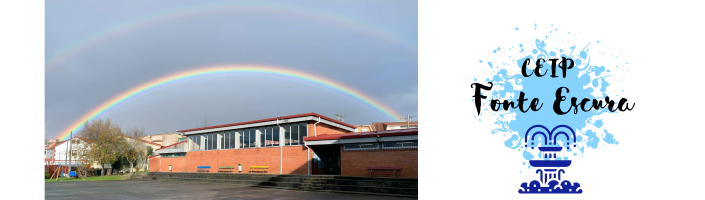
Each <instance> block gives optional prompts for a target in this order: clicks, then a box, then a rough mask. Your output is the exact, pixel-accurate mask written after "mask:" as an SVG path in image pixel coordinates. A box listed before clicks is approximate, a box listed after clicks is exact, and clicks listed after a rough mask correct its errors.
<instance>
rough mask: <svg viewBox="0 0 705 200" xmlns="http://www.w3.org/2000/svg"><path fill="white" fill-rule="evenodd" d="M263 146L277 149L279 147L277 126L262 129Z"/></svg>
mask: <svg viewBox="0 0 705 200" xmlns="http://www.w3.org/2000/svg"><path fill="white" fill-rule="evenodd" d="M263 129H264V132H263V133H264V134H265V136H264V137H263V139H264V141H265V142H264V146H266V147H278V146H279V126H267V127H264V128H263Z"/></svg>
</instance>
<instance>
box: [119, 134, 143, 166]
mask: <svg viewBox="0 0 705 200" xmlns="http://www.w3.org/2000/svg"><path fill="white" fill-rule="evenodd" d="M125 134H126V136H127V137H125V143H123V146H122V148H123V151H122V152H123V153H124V154H123V155H124V156H125V160H127V162H129V163H130V173H132V172H133V169H134V166H135V162H137V161H138V160H141V159H142V157H144V156H145V152H146V151H147V145H146V144H145V143H144V141H142V139H140V138H141V137H142V136H144V128H137V127H134V128H132V129H131V130H129V131H126V132H125Z"/></svg>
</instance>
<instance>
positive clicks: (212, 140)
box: [204, 133, 218, 150]
mask: <svg viewBox="0 0 705 200" xmlns="http://www.w3.org/2000/svg"><path fill="white" fill-rule="evenodd" d="M204 136H205V137H206V150H214V149H218V133H207V134H205V135H204Z"/></svg>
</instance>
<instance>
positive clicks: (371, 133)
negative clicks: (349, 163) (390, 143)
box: [304, 128, 419, 141]
mask: <svg viewBox="0 0 705 200" xmlns="http://www.w3.org/2000/svg"><path fill="white" fill-rule="evenodd" d="M418 134H419V129H418V128H408V129H396V130H385V131H369V132H359V133H357V132H351V133H344V134H335V135H319V136H318V137H308V138H305V139H304V141H317V140H338V139H351V138H366V137H388V136H402V135H418Z"/></svg>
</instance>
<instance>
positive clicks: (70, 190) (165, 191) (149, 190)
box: [44, 181, 409, 200]
mask: <svg viewBox="0 0 705 200" xmlns="http://www.w3.org/2000/svg"><path fill="white" fill-rule="evenodd" d="M44 197H45V198H46V199H287V200H288V199H292V200H293V199H365V200H376V199H409V198H401V197H390V196H376V195H363V194H345V193H332V192H309V191H298V190H285V189H273V188H258V187H239V186H232V185H225V184H212V183H176V182H156V181H79V182H57V183H51V182H49V183H45V186H44Z"/></svg>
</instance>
